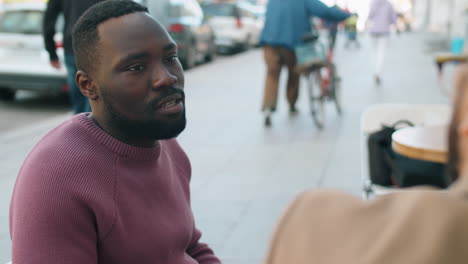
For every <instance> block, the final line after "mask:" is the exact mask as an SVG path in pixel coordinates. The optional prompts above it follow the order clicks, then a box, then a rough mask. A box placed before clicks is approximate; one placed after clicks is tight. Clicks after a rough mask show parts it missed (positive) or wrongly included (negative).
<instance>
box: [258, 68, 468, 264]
mask: <svg viewBox="0 0 468 264" xmlns="http://www.w3.org/2000/svg"><path fill="white" fill-rule="evenodd" d="M449 145H450V147H449V148H450V149H449V168H450V169H449V170H450V177H451V178H452V180H453V181H454V183H453V184H452V186H451V187H450V188H449V189H448V190H447V191H440V190H436V189H432V188H429V187H418V188H413V189H408V190H405V191H402V192H398V193H392V194H389V195H384V196H381V197H379V198H376V199H374V200H371V201H362V200H360V199H359V198H357V197H354V196H352V195H349V194H345V193H341V192H338V191H307V192H304V193H303V194H301V195H299V196H298V197H297V198H296V200H295V201H294V202H293V203H292V204H291V205H290V207H289V208H288V210H287V211H286V213H285V214H284V215H283V217H282V219H281V221H280V222H279V224H278V226H277V228H276V230H275V232H274V235H273V238H272V242H271V245H270V249H269V252H268V255H267V258H266V262H265V263H266V264H343V263H349V264H390V263H391V264H404V263H408V264H462V263H463V264H466V263H468V67H467V66H466V65H465V66H464V67H463V68H462V70H461V71H460V75H459V76H458V80H457V94H456V96H455V109H454V114H453V117H452V121H451V126H450V136H449Z"/></svg>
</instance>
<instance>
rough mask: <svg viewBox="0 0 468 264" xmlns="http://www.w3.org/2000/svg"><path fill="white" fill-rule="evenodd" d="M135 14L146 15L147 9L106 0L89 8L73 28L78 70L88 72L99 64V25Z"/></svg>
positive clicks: (127, 1) (124, 1)
mask: <svg viewBox="0 0 468 264" xmlns="http://www.w3.org/2000/svg"><path fill="white" fill-rule="evenodd" d="M76 1H78V0H76ZM137 12H146V13H148V8H146V7H145V6H143V5H141V4H138V3H136V2H134V1H131V0H106V1H103V2H100V3H98V4H96V5H93V6H92V7H91V8H89V9H88V10H87V11H86V12H85V13H84V14H83V15H82V16H81V17H80V19H78V21H77V22H76V24H75V26H74V28H73V51H74V53H75V58H76V64H77V67H78V69H79V70H82V71H84V72H89V71H91V70H94V68H93V66H95V65H96V64H98V63H99V55H98V49H99V48H98V44H99V43H98V42H99V33H98V26H99V25H100V24H101V23H103V22H106V21H107V20H109V19H111V18H117V17H121V16H124V15H128V14H132V13H137Z"/></svg>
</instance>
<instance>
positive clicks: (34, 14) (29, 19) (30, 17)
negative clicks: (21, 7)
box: [0, 11, 43, 34]
mask: <svg viewBox="0 0 468 264" xmlns="http://www.w3.org/2000/svg"><path fill="white" fill-rule="evenodd" d="M42 17H43V13H42V12H41V11H12V12H6V13H4V14H3V16H1V17H0V32H5V33H22V34H41V32H42Z"/></svg>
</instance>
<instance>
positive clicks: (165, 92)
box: [149, 87, 185, 108]
mask: <svg viewBox="0 0 468 264" xmlns="http://www.w3.org/2000/svg"><path fill="white" fill-rule="evenodd" d="M175 94H179V95H180V96H181V97H182V101H183V102H185V92H184V90H182V89H180V88H175V87H167V88H161V92H160V94H159V96H158V97H157V98H155V99H153V100H152V101H151V102H150V103H149V107H150V108H154V107H157V106H158V105H160V104H161V101H162V100H164V98H166V97H168V96H172V95H175Z"/></svg>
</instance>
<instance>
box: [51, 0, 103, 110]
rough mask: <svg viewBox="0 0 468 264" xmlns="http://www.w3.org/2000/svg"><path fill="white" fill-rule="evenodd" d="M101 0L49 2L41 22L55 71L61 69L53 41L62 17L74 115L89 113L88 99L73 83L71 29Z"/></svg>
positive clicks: (73, 67)
mask: <svg viewBox="0 0 468 264" xmlns="http://www.w3.org/2000/svg"><path fill="white" fill-rule="evenodd" d="M101 1H103V0H79V1H78V0H49V2H48V3H47V9H46V12H45V15H44V21H43V31H42V32H43V36H44V43H45V48H46V50H47V52H48V53H49V58H50V65H52V67H54V68H56V69H60V68H61V67H62V65H61V62H60V60H59V57H58V55H57V47H56V43H55V40H54V36H55V33H56V32H55V28H56V24H57V20H58V17H59V15H60V14H62V15H63V17H64V20H65V25H64V28H63V48H64V50H65V58H64V59H65V67H66V69H67V83H68V86H69V89H70V91H69V93H70V100H71V103H72V108H73V112H74V113H75V114H78V113H82V112H89V111H90V110H91V109H90V106H89V102H88V99H87V98H86V97H85V96H83V95H82V94H81V92H80V90H79V89H78V86H77V85H76V82H75V75H76V71H77V70H76V65H75V56H74V55H73V48H72V29H73V25H74V24H75V22H76V21H77V20H78V18H79V17H80V16H81V15H82V14H83V13H84V12H85V11H86V10H87V9H88V8H90V7H91V6H92V5H94V4H96V3H98V2H101Z"/></svg>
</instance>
